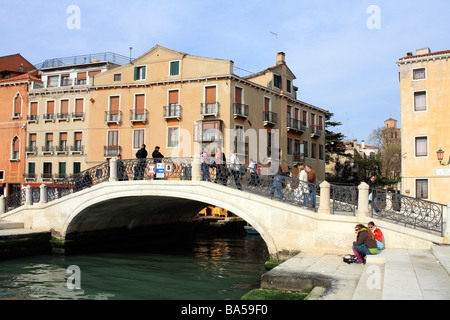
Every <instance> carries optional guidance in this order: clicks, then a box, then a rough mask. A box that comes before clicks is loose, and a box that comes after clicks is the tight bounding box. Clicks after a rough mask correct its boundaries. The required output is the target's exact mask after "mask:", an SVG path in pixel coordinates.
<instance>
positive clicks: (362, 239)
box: [352, 224, 378, 263]
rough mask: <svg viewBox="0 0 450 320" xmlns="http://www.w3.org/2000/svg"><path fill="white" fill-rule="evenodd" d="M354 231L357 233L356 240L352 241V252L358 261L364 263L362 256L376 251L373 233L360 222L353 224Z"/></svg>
mask: <svg viewBox="0 0 450 320" xmlns="http://www.w3.org/2000/svg"><path fill="white" fill-rule="evenodd" d="M355 233H357V236H356V241H355V242H353V248H352V249H353V252H354V253H355V256H356V257H357V258H358V261H359V262H360V263H364V258H365V257H366V255H368V254H376V253H377V251H378V250H377V241H376V240H375V235H374V234H373V233H372V232H371V231H370V229H368V228H366V227H365V226H364V225H362V224H358V225H356V226H355Z"/></svg>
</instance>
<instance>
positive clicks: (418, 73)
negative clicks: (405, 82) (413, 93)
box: [413, 68, 427, 80]
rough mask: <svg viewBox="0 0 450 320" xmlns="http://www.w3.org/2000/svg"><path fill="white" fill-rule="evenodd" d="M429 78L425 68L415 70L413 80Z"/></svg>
mask: <svg viewBox="0 0 450 320" xmlns="http://www.w3.org/2000/svg"><path fill="white" fill-rule="evenodd" d="M426 78H427V73H426V71H425V68H420V69H415V70H413V80H425V79H426Z"/></svg>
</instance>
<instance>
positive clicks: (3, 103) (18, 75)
mask: <svg viewBox="0 0 450 320" xmlns="http://www.w3.org/2000/svg"><path fill="white" fill-rule="evenodd" d="M38 76H39V75H38V71H37V70H35V67H34V66H33V65H32V64H31V63H29V62H28V61H27V60H26V59H25V58H23V57H22V56H21V55H20V54H14V55H9V56H4V57H0V141H1V143H0V195H5V196H7V195H10V194H13V193H16V192H18V191H20V189H21V188H22V187H23V182H24V181H23V174H24V172H25V163H26V158H25V145H26V138H27V135H26V132H27V115H28V108H27V106H28V89H29V87H31V86H32V85H33V84H34V83H39V82H40V80H39V78H38Z"/></svg>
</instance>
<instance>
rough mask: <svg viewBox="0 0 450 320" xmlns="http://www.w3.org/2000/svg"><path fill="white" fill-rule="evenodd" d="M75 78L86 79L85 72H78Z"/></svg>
mask: <svg viewBox="0 0 450 320" xmlns="http://www.w3.org/2000/svg"><path fill="white" fill-rule="evenodd" d="M77 79H78V80H84V79H86V72H80V73H78V74H77Z"/></svg>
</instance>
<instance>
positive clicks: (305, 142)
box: [303, 141, 308, 158]
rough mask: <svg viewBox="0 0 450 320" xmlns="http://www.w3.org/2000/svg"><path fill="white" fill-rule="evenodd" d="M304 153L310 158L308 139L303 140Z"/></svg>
mask: <svg viewBox="0 0 450 320" xmlns="http://www.w3.org/2000/svg"><path fill="white" fill-rule="evenodd" d="M303 155H304V157H305V158H308V141H303Z"/></svg>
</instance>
